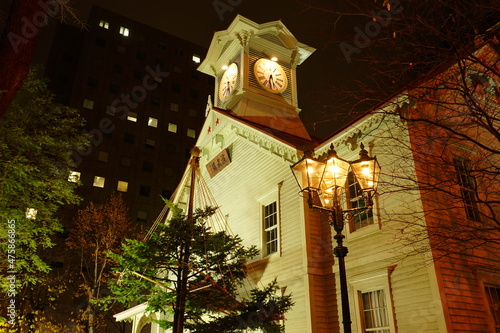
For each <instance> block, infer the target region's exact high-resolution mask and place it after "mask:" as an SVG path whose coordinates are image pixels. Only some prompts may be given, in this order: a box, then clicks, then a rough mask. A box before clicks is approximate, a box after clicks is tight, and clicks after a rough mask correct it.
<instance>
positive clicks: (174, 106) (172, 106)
mask: <svg viewBox="0 0 500 333" xmlns="http://www.w3.org/2000/svg"><path fill="white" fill-rule="evenodd" d="M170 111H174V112H177V111H179V104H177V103H170Z"/></svg>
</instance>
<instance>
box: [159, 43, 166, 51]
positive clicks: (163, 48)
mask: <svg viewBox="0 0 500 333" xmlns="http://www.w3.org/2000/svg"><path fill="white" fill-rule="evenodd" d="M157 46H158V48H159V49H160V50H166V49H167V44H165V43H164V42H158V44H157Z"/></svg>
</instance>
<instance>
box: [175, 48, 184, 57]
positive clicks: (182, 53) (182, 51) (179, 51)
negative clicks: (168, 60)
mask: <svg viewBox="0 0 500 333" xmlns="http://www.w3.org/2000/svg"><path fill="white" fill-rule="evenodd" d="M175 54H176V55H178V56H179V57H182V56H183V55H184V50H181V49H175Z"/></svg>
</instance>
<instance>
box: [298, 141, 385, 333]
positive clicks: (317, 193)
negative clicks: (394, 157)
mask: <svg viewBox="0 0 500 333" xmlns="http://www.w3.org/2000/svg"><path fill="white" fill-rule="evenodd" d="M360 147H361V151H360V152H359V159H357V160H355V161H352V162H348V161H346V160H343V159H341V158H340V157H338V156H337V152H336V151H335V150H334V149H333V145H331V146H330V150H329V151H328V156H327V157H326V159H324V160H318V159H315V158H314V157H313V155H312V153H311V152H304V156H303V157H302V159H300V160H299V161H298V162H297V163H295V164H294V165H292V166H290V168H291V169H292V172H293V175H294V177H295V179H296V180H297V183H298V184H299V187H300V191H301V192H306V193H307V202H308V205H309V207H310V208H314V209H317V210H319V212H320V213H321V215H322V216H323V217H325V218H326V219H327V221H328V222H329V224H330V225H331V226H332V227H333V229H334V230H335V231H336V234H335V236H333V238H334V239H335V240H336V241H337V246H336V247H335V248H334V249H333V253H334V255H335V256H336V257H337V258H338V264H339V278H340V295H341V299H342V324H343V327H344V333H351V313H350V309H349V295H348V291H347V278H346V271H345V263H344V258H345V256H346V255H347V253H348V250H347V247H345V246H344V244H343V241H344V238H345V236H344V235H343V234H342V231H343V230H344V220H346V219H352V217H353V215H354V213H355V212H356V211H360V210H366V209H371V208H372V206H373V194H374V193H375V191H376V190H377V184H378V179H379V176H380V165H379V164H378V162H377V158H376V157H369V156H368V152H367V151H366V150H365V149H364V146H363V144H361V146H360ZM349 169H351V170H352V172H353V174H354V176H355V177H356V179H357V181H358V184H359V186H360V187H361V190H362V194H363V196H365V199H366V206H365V207H356V208H353V209H342V207H341V204H340V198H341V195H342V189H344V188H345V183H346V180H347V175H348V173H349Z"/></svg>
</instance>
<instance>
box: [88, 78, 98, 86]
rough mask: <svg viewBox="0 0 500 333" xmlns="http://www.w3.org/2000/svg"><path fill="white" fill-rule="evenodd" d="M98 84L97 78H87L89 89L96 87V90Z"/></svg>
mask: <svg viewBox="0 0 500 333" xmlns="http://www.w3.org/2000/svg"><path fill="white" fill-rule="evenodd" d="M98 83H99V80H97V79H96V78H95V77H91V76H89V77H88V78H87V85H88V86H89V87H94V88H95V87H97V84H98Z"/></svg>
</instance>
